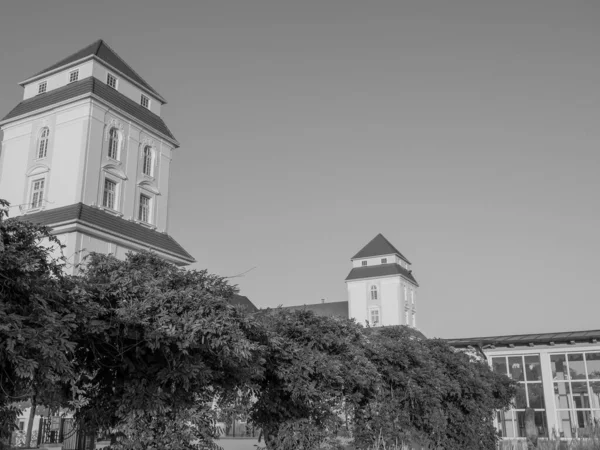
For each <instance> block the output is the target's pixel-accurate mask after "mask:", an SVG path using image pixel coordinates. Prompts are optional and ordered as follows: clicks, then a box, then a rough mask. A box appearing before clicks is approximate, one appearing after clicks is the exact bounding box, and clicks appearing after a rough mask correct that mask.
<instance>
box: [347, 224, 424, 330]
mask: <svg viewBox="0 0 600 450" xmlns="http://www.w3.org/2000/svg"><path fill="white" fill-rule="evenodd" d="M351 260H352V270H351V271H350V273H349V274H348V276H347V277H346V288H347V291H348V316H349V317H353V318H355V319H356V320H357V321H358V322H359V323H363V324H364V323H365V322H368V323H369V324H370V325H371V326H382V325H383V326H386V325H408V326H411V327H414V328H416V327H417V289H418V287H419V284H418V283H417V280H415V277H414V276H413V274H412V270H411V263H410V261H409V260H408V259H407V258H406V257H405V256H404V255H403V254H402V253H400V252H399V251H398V249H396V247H394V246H393V245H392V244H391V243H390V241H388V240H387V239H386V238H385V237H384V236H383V235H382V234H378V235H377V236H375V237H374V238H373V239H372V240H371V241H370V242H369V243H368V244H367V245H365V246H364V247H363V248H362V249H361V250H360V251H359V252H358V253H357V254H356V255H354V256H353V257H352V259H351Z"/></svg>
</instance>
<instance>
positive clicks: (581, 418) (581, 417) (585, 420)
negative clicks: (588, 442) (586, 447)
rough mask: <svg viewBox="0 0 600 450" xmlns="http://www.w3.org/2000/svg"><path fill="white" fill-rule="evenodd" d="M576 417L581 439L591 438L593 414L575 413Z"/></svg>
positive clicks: (588, 412) (587, 412)
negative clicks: (590, 428)
mask: <svg viewBox="0 0 600 450" xmlns="http://www.w3.org/2000/svg"><path fill="white" fill-rule="evenodd" d="M575 417H576V418H577V419H576V420H577V428H578V430H577V432H578V435H579V436H580V437H586V436H589V431H590V430H589V427H590V422H591V420H592V412H591V411H590V410H587V411H575Z"/></svg>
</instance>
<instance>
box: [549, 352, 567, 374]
mask: <svg viewBox="0 0 600 450" xmlns="http://www.w3.org/2000/svg"><path fill="white" fill-rule="evenodd" d="M550 365H551V366H552V379H553V380H568V379H569V378H568V377H567V376H566V373H567V363H566V358H565V355H550Z"/></svg>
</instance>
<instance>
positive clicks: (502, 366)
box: [492, 357, 508, 375]
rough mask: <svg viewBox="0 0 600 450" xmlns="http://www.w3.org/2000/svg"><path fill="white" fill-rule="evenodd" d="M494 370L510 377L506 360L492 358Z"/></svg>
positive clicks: (503, 358)
mask: <svg viewBox="0 0 600 450" xmlns="http://www.w3.org/2000/svg"><path fill="white" fill-rule="evenodd" d="M492 370H493V371H494V372H496V373H501V374H503V375H508V370H507V368H506V358H505V357H501V358H492Z"/></svg>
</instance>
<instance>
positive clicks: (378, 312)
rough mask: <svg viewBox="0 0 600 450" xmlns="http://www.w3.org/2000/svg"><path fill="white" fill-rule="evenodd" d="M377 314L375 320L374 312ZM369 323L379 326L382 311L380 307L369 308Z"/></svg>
mask: <svg viewBox="0 0 600 450" xmlns="http://www.w3.org/2000/svg"><path fill="white" fill-rule="evenodd" d="M374 313H375V314H376V315H377V321H375V320H373V314H374ZM369 323H370V324H371V326H373V327H377V326H380V325H381V311H380V310H379V308H377V307H376V308H369Z"/></svg>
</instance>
